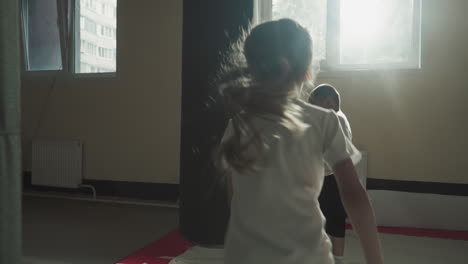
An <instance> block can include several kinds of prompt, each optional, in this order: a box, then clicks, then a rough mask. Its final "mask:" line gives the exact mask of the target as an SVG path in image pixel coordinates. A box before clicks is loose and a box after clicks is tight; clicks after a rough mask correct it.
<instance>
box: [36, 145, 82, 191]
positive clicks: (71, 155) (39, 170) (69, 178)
mask: <svg viewBox="0 0 468 264" xmlns="http://www.w3.org/2000/svg"><path fill="white" fill-rule="evenodd" d="M82 151H83V145H82V143H81V142H80V141H77V140H67V141H59V140H53V141H52V140H34V141H33V144H32V164H31V177H32V184H34V185H43V186H51V187H65V188H78V187H80V184H81V182H82Z"/></svg>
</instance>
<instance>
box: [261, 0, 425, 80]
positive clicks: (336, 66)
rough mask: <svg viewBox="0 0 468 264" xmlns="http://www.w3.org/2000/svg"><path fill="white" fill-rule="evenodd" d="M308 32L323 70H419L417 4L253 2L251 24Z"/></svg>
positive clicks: (390, 0)
mask: <svg viewBox="0 0 468 264" xmlns="http://www.w3.org/2000/svg"><path fill="white" fill-rule="evenodd" d="M285 17H288V18H292V19H294V20H296V21H298V22H300V23H301V24H302V25H304V26H305V27H307V28H308V29H309V32H310V33H311V35H312V38H313V41H314V59H315V60H317V61H320V66H321V68H322V69H323V70H325V71H328V70H376V69H419V68H420V57H421V56H420V50H421V44H420V43H421V38H420V35H421V0H257V1H256V3H255V17H254V19H255V21H256V22H263V21H268V20H271V19H280V18H285Z"/></svg>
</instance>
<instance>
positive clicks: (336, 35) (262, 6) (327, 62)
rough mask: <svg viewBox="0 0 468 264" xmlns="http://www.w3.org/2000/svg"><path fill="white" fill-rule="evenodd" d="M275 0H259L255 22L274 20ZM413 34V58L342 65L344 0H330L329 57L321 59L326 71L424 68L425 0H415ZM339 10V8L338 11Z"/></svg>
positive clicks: (414, 69)
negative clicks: (394, 61) (422, 33)
mask: <svg viewBox="0 0 468 264" xmlns="http://www.w3.org/2000/svg"><path fill="white" fill-rule="evenodd" d="M272 2H273V1H272V0H255V1H254V16H253V24H254V25H256V24H259V23H262V22H266V21H269V20H271V19H272V10H273V6H272ZM413 3H414V4H413V7H414V8H413V29H412V32H413V37H412V49H411V57H410V59H408V60H407V61H406V62H402V63H385V64H372V63H368V64H341V63H340V62H339V58H340V51H339V50H340V34H341V32H340V0H327V6H328V8H327V38H326V47H327V52H326V58H325V59H324V60H322V61H320V69H321V71H322V72H342V71H360V72H362V71H380V70H408V71H418V70H421V67H422V65H421V49H422V48H421V32H422V30H421V27H422V0H413ZM337 10H338V11H337Z"/></svg>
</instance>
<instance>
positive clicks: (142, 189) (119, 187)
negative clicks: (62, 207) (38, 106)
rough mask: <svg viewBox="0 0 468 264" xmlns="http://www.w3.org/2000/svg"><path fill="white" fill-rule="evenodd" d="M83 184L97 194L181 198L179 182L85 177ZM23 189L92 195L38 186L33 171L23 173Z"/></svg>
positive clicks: (152, 198) (159, 199)
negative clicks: (33, 178)
mask: <svg viewBox="0 0 468 264" xmlns="http://www.w3.org/2000/svg"><path fill="white" fill-rule="evenodd" d="M83 184H88V185H92V186H94V188H96V193H97V196H98V197H100V196H104V197H117V198H130V199H138V200H153V201H163V202H176V201H178V199H179V184H165V183H146V182H125V181H105V180H92V179H85V180H83ZM23 190H24V191H30V192H31V191H32V192H43V193H47V192H49V193H66V194H69V195H87V194H89V195H91V194H92V193H91V191H90V190H88V189H85V188H82V189H69V188H57V187H49V186H36V185H33V184H32V183H31V172H29V171H27V172H24V173H23Z"/></svg>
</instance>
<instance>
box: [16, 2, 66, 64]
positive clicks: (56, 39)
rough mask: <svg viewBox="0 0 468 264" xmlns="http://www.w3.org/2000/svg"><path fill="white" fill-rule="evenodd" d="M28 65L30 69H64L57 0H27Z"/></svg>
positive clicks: (25, 20)
mask: <svg viewBox="0 0 468 264" xmlns="http://www.w3.org/2000/svg"><path fill="white" fill-rule="evenodd" d="M23 3H24V10H23V12H24V14H23V18H24V21H23V26H24V33H25V36H24V40H25V48H26V50H25V54H26V60H27V61H26V66H27V70H30V71H42V70H59V69H62V54H61V50H60V33H59V26H58V22H57V21H58V15H57V1H56V0H41V1H37V0H25V1H24V2H23Z"/></svg>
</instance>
